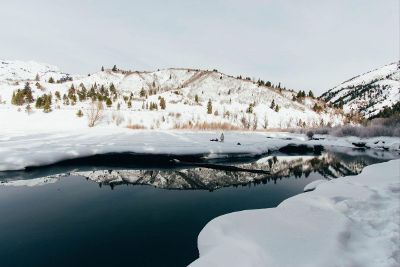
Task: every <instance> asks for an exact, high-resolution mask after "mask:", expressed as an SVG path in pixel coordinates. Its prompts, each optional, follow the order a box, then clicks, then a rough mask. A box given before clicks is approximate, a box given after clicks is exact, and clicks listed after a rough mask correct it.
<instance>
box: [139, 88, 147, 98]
mask: <svg viewBox="0 0 400 267" xmlns="http://www.w3.org/2000/svg"><path fill="white" fill-rule="evenodd" d="M145 96H146V91H145V90H144V88H143V87H142V90H140V97H145Z"/></svg>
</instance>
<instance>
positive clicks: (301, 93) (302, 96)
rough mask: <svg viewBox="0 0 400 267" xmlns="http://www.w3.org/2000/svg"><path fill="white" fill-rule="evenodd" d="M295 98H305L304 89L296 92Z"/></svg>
mask: <svg viewBox="0 0 400 267" xmlns="http://www.w3.org/2000/svg"><path fill="white" fill-rule="evenodd" d="M296 97H297V99H302V98H305V97H306V92H305V91H301V90H300V91H299V92H298V93H297V96H296Z"/></svg>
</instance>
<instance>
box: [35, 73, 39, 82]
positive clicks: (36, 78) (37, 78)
mask: <svg viewBox="0 0 400 267" xmlns="http://www.w3.org/2000/svg"><path fill="white" fill-rule="evenodd" d="M35 81H37V82H38V81H40V76H39V73H38V74H36V77H35Z"/></svg>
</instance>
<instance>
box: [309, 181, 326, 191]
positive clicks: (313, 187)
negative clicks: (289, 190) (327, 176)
mask: <svg viewBox="0 0 400 267" xmlns="http://www.w3.org/2000/svg"><path fill="white" fill-rule="evenodd" d="M325 182H327V180H322V179H319V180H315V181H313V182H311V183H309V184H308V185H306V186H305V187H304V192H306V191H312V190H315V188H317V186H318V185H320V184H322V183H325Z"/></svg>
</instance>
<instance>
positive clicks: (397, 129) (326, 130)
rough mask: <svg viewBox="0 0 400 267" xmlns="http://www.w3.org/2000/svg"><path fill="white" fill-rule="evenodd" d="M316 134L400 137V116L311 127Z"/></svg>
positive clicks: (293, 130)
mask: <svg viewBox="0 0 400 267" xmlns="http://www.w3.org/2000/svg"><path fill="white" fill-rule="evenodd" d="M309 130H310V131H312V132H313V133H314V134H329V135H332V136H337V137H344V136H357V137H361V138H368V137H376V136H393V137H400V118H399V117H392V118H385V119H384V118H379V119H373V120H371V121H367V122H364V125H350V124H346V125H342V126H336V127H315V128H312V129H309ZM309 130H307V129H301V128H300V129H291V130H290V131H291V132H296V133H303V134H305V133H307V131H309Z"/></svg>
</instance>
